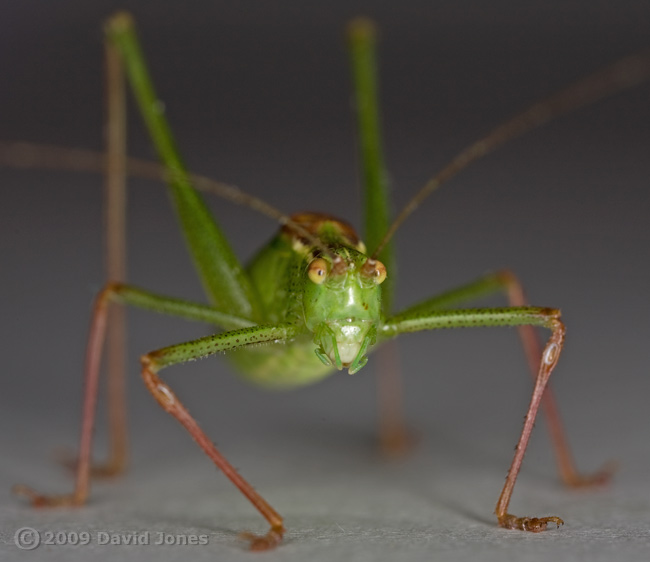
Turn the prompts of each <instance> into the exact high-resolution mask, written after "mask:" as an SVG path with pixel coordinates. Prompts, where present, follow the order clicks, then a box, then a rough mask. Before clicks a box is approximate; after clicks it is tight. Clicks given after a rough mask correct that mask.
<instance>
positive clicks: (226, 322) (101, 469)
mask: <svg viewBox="0 0 650 562" xmlns="http://www.w3.org/2000/svg"><path fill="white" fill-rule="evenodd" d="M111 303H117V304H122V305H128V306H135V307H138V308H141V309H144V310H148V311H151V312H157V313H160V314H167V315H170V316H176V317H182V318H186V319H188V320H194V321H198V322H206V323H209V324H211V325H217V326H222V327H223V328H225V329H236V328H240V327H246V326H250V325H251V322H250V321H249V320H247V319H244V318H240V317H236V316H233V315H231V314H227V313H223V312H220V311H218V310H215V309H214V308H212V307H210V306H207V305H203V304H199V303H193V302H189V301H185V300H181V299H176V298H171V297H167V296H163V295H158V294H155V293H151V292H149V291H145V290H143V289H140V288H138V287H134V286H132V285H125V284H122V283H108V284H107V285H106V286H105V287H104V289H103V290H102V291H101V292H100V293H99V294H98V295H97V298H96V299H95V304H94V308H93V315H92V320H91V323H90V331H89V334H88V343H87V346H86V360H85V368H84V390H83V406H82V414H81V436H80V439H79V456H78V457H72V456H70V458H67V459H65V464H66V465H68V466H69V467H70V468H72V469H73V470H74V472H75V475H76V478H75V487H74V491H73V492H72V493H69V494H60V495H45V494H41V493H39V492H36V491H35V490H33V489H32V488H30V487H29V486H25V485H23V484H17V485H15V486H14V487H13V491H14V493H16V494H18V495H23V496H27V497H28V498H29V499H30V501H31V503H32V505H33V506H34V507H65V506H68V507H74V506H81V505H83V504H84V503H85V502H86V499H87V498H88V494H89V491H90V480H91V478H92V477H96V476H109V475H112V474H114V473H115V468H120V467H119V465H118V466H117V467H116V466H115V464H113V462H112V459H114V458H115V457H109V461H108V463H103V464H99V465H96V464H93V463H92V437H93V427H94V425H95V415H96V409H97V393H98V387H99V376H100V366H101V358H102V349H103V347H104V341H105V340H106V335H107V334H106V332H107V330H108V326H109V324H110V322H109V320H110V316H111V315H110V314H109V312H110V311H111V308H112V309H113V310H115V309H118V310H119V309H123V307H122V306H119V307H111V306H110V304H111ZM109 367H110V365H109ZM108 386H109V391H110V388H111V382H110V373H109V385H108ZM113 403H114V402H111V400H110V394H109V408H110V407H112V406H111V404H113ZM109 429H110V431H111V433H110V437H111V442H113V441H114V440H115V438H114V434H113V431H114V429H115V428H114V427H113V424H112V423H111V424H110V427H109ZM118 437H119V435H118ZM123 445H124V446H125V445H126V443H125V442H124V443H123ZM111 450H113V449H111ZM117 460H118V461H119V460H120V459H119V456H118V459H117Z"/></svg>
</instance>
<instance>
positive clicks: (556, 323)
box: [494, 310, 565, 533]
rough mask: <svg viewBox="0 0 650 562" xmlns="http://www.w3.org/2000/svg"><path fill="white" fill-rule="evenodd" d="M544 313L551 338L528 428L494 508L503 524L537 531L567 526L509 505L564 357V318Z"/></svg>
mask: <svg viewBox="0 0 650 562" xmlns="http://www.w3.org/2000/svg"><path fill="white" fill-rule="evenodd" d="M542 314H543V315H544V316H546V317H547V327H548V328H550V330H551V337H550V338H549V340H548V342H547V344H546V347H545V348H544V351H543V352H542V355H541V360H540V363H539V369H538V372H537V377H536V379H535V387H534V388H533V394H532V397H531V399H530V405H529V406H528V412H527V413H526V418H525V421H524V427H523V429H522V431H521V436H520V437H519V441H518V442H517V446H516V447H515V455H514V457H513V459H512V463H511V465H510V468H509V470H508V476H507V477H506V482H505V484H504V486H503V490H502V491H501V495H500V496H499V500H498V501H497V505H496V508H495V510H494V512H495V514H496V516H497V519H498V520H499V525H500V526H501V527H505V528H506V529H519V530H520V531H532V532H534V533H537V532H540V531H543V530H545V529H546V526H547V525H548V524H549V523H555V524H556V525H557V526H558V527H559V526H560V525H564V521H563V520H562V519H560V518H559V517H556V516H550V517H541V518H540V517H517V516H515V515H511V514H510V513H508V504H509V503H510V498H511V497H512V491H513V489H514V487H515V481H516V480H517V475H518V474H519V470H520V469H521V463H522V461H523V460H524V454H525V453H526V448H527V447H528V441H529V440H530V434H531V433H532V431H533V426H534V425H535V419H536V417H537V410H538V409H539V405H540V403H541V401H542V399H543V397H544V391H545V390H546V385H547V383H548V379H549V377H550V376H551V372H552V371H553V368H554V367H555V365H556V364H557V360H558V358H559V357H560V352H561V351H562V347H563V345H564V335H565V328H564V324H562V321H561V320H560V314H559V312H558V311H553V310H551V311H545V312H543V313H542Z"/></svg>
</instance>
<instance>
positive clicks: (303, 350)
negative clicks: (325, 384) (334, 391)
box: [228, 335, 334, 390]
mask: <svg viewBox="0 0 650 562" xmlns="http://www.w3.org/2000/svg"><path fill="white" fill-rule="evenodd" d="M228 359H229V360H230V361H231V362H232V363H233V364H234V366H235V367H236V368H237V370H238V371H239V374H240V376H241V377H242V378H243V379H245V380H247V381H249V382H251V383H253V384H256V385H258V386H264V387H266V388H269V389H274V390H284V389H290V388H294V387H298V386H304V385H307V384H312V383H315V382H317V381H319V380H321V379H323V378H325V377H326V376H328V375H330V374H332V373H333V372H334V369H333V368H332V367H331V366H330V365H324V364H323V363H322V362H321V361H320V359H318V357H317V356H316V354H315V353H314V342H313V340H312V337H311V336H310V335H305V336H301V337H299V338H297V339H296V340H294V341H291V342H288V343H286V344H281V343H279V344H275V343H274V344H270V345H257V346H251V347H249V348H246V349H242V350H237V351H233V352H231V353H229V354H228Z"/></svg>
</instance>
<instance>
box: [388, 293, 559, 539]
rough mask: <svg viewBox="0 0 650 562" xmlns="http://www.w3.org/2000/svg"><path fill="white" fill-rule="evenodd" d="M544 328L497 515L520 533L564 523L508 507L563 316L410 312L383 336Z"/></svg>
mask: <svg viewBox="0 0 650 562" xmlns="http://www.w3.org/2000/svg"><path fill="white" fill-rule="evenodd" d="M523 325H527V326H540V327H543V328H546V329H548V330H550V331H551V337H550V338H549V340H548V342H547V344H546V346H545V348H544V351H543V353H542V356H541V360H540V363H539V368H538V373H537V377H536V379H535V386H534V389H533V394H532V397H531V401H530V405H529V407H528V412H527V414H526V419H525V422H524V428H523V430H522V432H521V436H520V438H519V442H518V443H517V447H516V449H515V455H514V458H513V460H512V464H511V465H510V469H509V471H508V476H507V477H506V482H505V485H504V487H503V490H502V491H501V495H500V496H499V500H498V502H497V505H496V509H495V513H496V516H497V519H498V522H499V525H500V526H501V527H505V528H508V529H519V530H522V531H532V532H539V531H543V530H544V529H546V527H547V525H548V524H549V523H555V524H556V525H558V526H559V525H560V524H563V523H564V522H563V521H562V519H560V518H559V517H557V516H549V517H518V516H516V515H512V514H510V513H508V505H509V503H510V499H511V497H512V491H513V489H514V486H515V482H516V480H517V475H518V474H519V470H520V468H521V464H522V461H523V459H524V454H525V452H526V448H527V446H528V442H529V440H530V434H531V432H532V430H533V426H534V424H535V418H536V416H537V411H538V409H539V406H540V403H541V401H542V397H543V396H544V391H545V389H546V385H547V383H548V379H549V377H550V375H551V372H552V371H553V369H554V368H555V365H556V364H557V360H558V358H559V356H560V352H561V351H562V346H563V345H564V335H565V329H564V324H563V323H562V321H561V320H560V312H559V311H558V310H555V309H551V308H539V307H531V306H527V307H509V308H483V309H481V308H479V309H472V308H467V309H459V310H440V311H433V312H432V311H430V312H428V313H424V312H422V311H420V310H413V309H410V310H408V311H407V312H405V313H402V314H399V315H397V316H395V317H393V318H389V319H388V320H387V321H386V323H385V324H384V326H383V327H382V335H383V336H385V337H391V336H395V335H397V334H401V333H404V332H418V331H422V330H434V329H442V328H471V327H482V326H523Z"/></svg>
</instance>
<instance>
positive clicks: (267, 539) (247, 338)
mask: <svg viewBox="0 0 650 562" xmlns="http://www.w3.org/2000/svg"><path fill="white" fill-rule="evenodd" d="M294 335H295V330H294V329H293V327H292V326H289V325H283V326H255V327H251V328H244V329H241V330H235V331H232V332H227V333H225V334H217V335H214V336H208V337H205V338H201V339H199V340H195V341H192V342H188V343H185V344H180V345H174V346H170V347H167V348H164V349H161V350H158V351H154V352H152V353H148V354H147V355H144V356H143V357H142V358H141V361H142V376H143V378H144V382H145V384H146V386H147V388H148V389H149V392H151V394H152V395H153V396H154V398H155V399H156V401H157V402H158V404H160V406H162V408H163V409H164V410H165V411H166V412H168V413H169V414H171V415H172V416H174V417H175V418H176V419H177V420H178V421H179V422H180V423H181V424H182V425H183V427H185V429H187V431H188V432H189V434H190V435H191V436H192V438H193V439H194V440H195V441H196V442H197V444H198V445H199V447H201V449H203V452H204V453H205V454H206V455H207V456H208V457H210V459H211V460H212V462H213V463H214V464H215V465H216V466H217V468H219V469H220V470H221V471H222V472H223V473H224V474H225V475H226V477H227V478H228V479H229V480H230V481H231V482H232V483H233V484H234V485H235V486H236V487H237V488H238V489H239V490H240V491H241V493H242V494H244V496H246V498H248V500H249V501H250V502H251V503H252V504H253V505H254V506H255V508H256V509H257V510H258V511H259V512H260V514H261V515H262V516H263V517H264V518H265V519H266V520H267V521H268V522H269V525H270V528H269V530H268V532H267V533H266V534H264V535H254V534H252V533H248V532H246V533H242V535H241V536H242V538H244V539H246V540H248V541H250V546H251V549H252V550H268V549H271V548H274V547H275V546H277V545H278V544H279V543H280V542H281V541H282V537H283V535H284V532H285V529H284V525H283V521H282V517H281V516H280V515H279V514H278V512H277V511H275V509H273V508H272V507H271V506H270V505H269V504H268V502H267V501H266V500H265V499H264V498H263V497H262V496H261V495H260V494H259V493H258V492H256V491H255V490H254V489H253V487H252V486H251V485H250V484H249V483H248V482H247V481H246V480H245V479H244V478H243V477H242V476H241V475H240V474H239V473H238V472H237V470H235V468H234V467H233V466H232V465H231V464H230V463H229V462H228V460H227V459H226V458H225V457H224V456H223V455H222V454H221V453H220V452H219V450H218V449H217V447H216V446H215V445H214V443H213V442H212V441H211V440H210V439H209V438H208V437H207V435H206V434H205V433H204V432H203V430H202V429H201V428H200V427H199V425H198V423H197V422H196V420H195V419H194V418H193V417H192V416H191V415H190V414H189V412H188V411H187V409H186V408H185V406H184V405H183V404H182V403H181V402H180V400H179V399H178V397H177V396H176V395H175V394H174V393H173V392H172V390H171V389H170V388H169V386H168V385H166V384H165V383H164V382H162V381H161V380H160V377H159V376H158V371H160V369H162V368H164V367H168V366H170V365H174V364H177V363H181V362H185V361H189V360H191V359H196V358H199V357H205V356H207V355H212V354H214V353H217V352H222V351H227V350H231V349H236V348H241V347H244V346H246V345H251V344H253V345H255V344H259V343H263V342H278V341H286V340H288V339H290V338H291V337H293V336H294Z"/></svg>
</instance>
